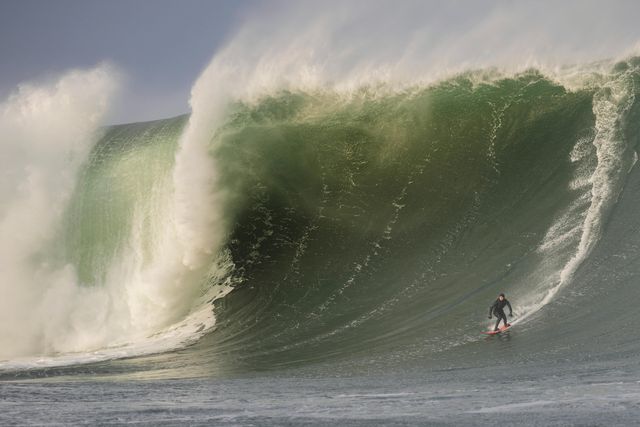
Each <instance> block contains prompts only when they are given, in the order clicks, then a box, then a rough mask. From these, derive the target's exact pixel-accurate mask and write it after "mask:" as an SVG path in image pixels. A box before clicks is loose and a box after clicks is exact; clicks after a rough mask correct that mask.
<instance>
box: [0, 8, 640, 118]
mask: <svg viewBox="0 0 640 427" xmlns="http://www.w3.org/2000/svg"><path fill="white" fill-rule="evenodd" d="M639 18H640V2H637V1H632V0H620V1H593V0H566V1H563V0H557V1H556V0H554V1H551V0H540V1H510V0H496V1H489V0H469V1H462V0H450V1H445V0H442V1H427V0H424V1H423V0H405V1H402V0H398V1H386V2H385V1H377V0H371V1H363V0H353V1H346V0H345V1H332V0H327V1H304V0H301V1H294V0H291V1H289V2H287V1H283V0H273V1H268V0H264V1H263V0H253V1H249V0H215V1H214V0H0V58H1V59H0V99H5V98H6V97H7V95H8V94H9V93H11V91H13V90H15V88H16V86H17V85H18V84H19V83H21V82H25V81H34V80H35V81H38V80H42V79H46V78H48V77H49V76H55V75H58V74H60V73H63V72H64V71H66V70H69V69H72V68H78V67H81V68H86V67H92V66H95V65H96V64H98V63H100V62H102V61H108V62H110V63H113V64H114V65H115V66H117V67H118V68H119V69H120V70H122V71H123V73H124V76H125V85H124V88H123V95H122V97H121V101H120V104H119V105H117V107H116V109H115V111H116V114H115V115H114V116H113V117H112V119H111V120H112V121H114V122H131V121H140V120H151V119H158V118H164V117H169V116H173V115H177V114H182V113H184V112H187V111H188V110H189V107H188V100H189V93H190V89H191V87H192V85H193V84H194V82H195V80H196V79H197V77H198V76H199V74H200V73H201V71H202V70H203V69H204V68H205V67H206V66H207V64H208V63H209V62H210V60H211V58H212V57H213V56H214V55H215V54H216V52H217V51H218V49H220V48H221V47H222V46H223V45H225V44H226V43H227V42H228V41H230V40H233V39H234V37H235V34H236V33H237V32H238V31H239V30H241V29H244V30H245V31H246V29H247V27H249V29H250V30H251V31H252V35H251V37H248V38H247V40H249V41H250V42H249V43H245V45H241V48H240V49H237V51H234V54H236V55H240V56H242V55H245V54H246V55H249V54H251V52H250V50H251V49H252V47H253V46H257V45H258V44H261V45H262V46H263V47H262V49H263V50H265V49H264V46H270V45H276V44H277V43H280V45H282V46H285V45H286V44H287V43H289V41H290V40H295V39H296V36H297V35H298V34H301V33H303V32H304V31H305V30H306V29H307V28H309V27H311V26H312V25H311V24H312V23H313V21H314V20H316V21H319V22H321V23H323V24H322V25H324V28H325V32H326V34H327V38H328V39H331V41H330V42H327V43H328V46H329V48H333V47H335V48H336V50H341V51H345V52H346V54H345V55H346V56H348V58H346V57H343V58H341V59H340V61H348V60H352V61H360V62H366V61H367V60H368V59H369V57H373V56H377V57H380V58H383V59H384V58H390V59H389V60H390V61H393V60H395V59H394V58H395V57H398V56H399V54H398V51H400V50H402V51H404V53H405V55H404V59H403V60H404V61H405V62H407V63H409V64H411V63H412V61H414V62H415V67H418V66H422V65H421V61H422V64H430V66H432V67H437V66H438V65H439V63H438V62H437V61H440V63H441V64H447V65H451V64H454V63H462V64H463V65H464V64H467V63H468V64H471V65H473V64H479V65H481V66H484V65H486V64H491V63H495V64H504V63H505V62H508V61H511V60H512V59H513V58H516V57H518V56H519V57H522V58H526V57H527V55H530V56H532V57H536V58H537V57H541V56H546V57H547V58H552V59H553V60H554V61H556V62H562V61H565V60H568V61H582V60H585V59H589V58H593V59H598V58H604V57H608V56H615V55H619V54H621V52H625V51H628V50H631V51H634V52H635V51H637V50H638V44H637V43H638V41H640V25H639V24H638V19H639ZM322 19H324V21H322ZM272 38H273V41H272ZM252 40H253V41H252ZM331 43H333V45H331ZM255 49H261V48H260V47H255ZM253 53H254V54H255V53H256V52H253ZM345 58H346V59H345ZM407 58H408V59H407ZM424 58H431V59H430V60H429V61H426V60H424ZM558 58H559V59H558ZM329 60H330V61H335V60H336V58H335V55H333V56H332V57H331V58H329Z"/></svg>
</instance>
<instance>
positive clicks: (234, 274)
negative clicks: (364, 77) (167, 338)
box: [0, 59, 640, 425]
mask: <svg viewBox="0 0 640 427" xmlns="http://www.w3.org/2000/svg"><path fill="white" fill-rule="evenodd" d="M637 65H638V64H637V61H636V60H635V59H630V60H628V61H627V62H625V63H620V64H617V65H615V66H613V67H612V68H611V69H610V70H609V71H608V72H607V73H605V74H598V73H595V72H587V71H585V72H584V73H585V76H587V75H588V76H590V77H589V78H588V79H587V78H586V77H585V81H587V82H588V83H584V84H582V85H581V86H580V87H581V88H580V89H575V88H571V89H570V88H569V86H568V85H567V86H565V85H563V84H561V83H559V80H556V79H553V78H551V77H548V76H544V75H542V74H541V73H539V72H537V71H535V70H532V71H529V72H525V73H522V74H519V75H516V76H507V77H504V76H503V77H496V76H493V77H491V78H490V79H486V78H484V77H482V76H483V75H484V74H483V73H469V74H468V75H461V76H457V77H455V78H453V79H450V80H447V81H444V82H441V83H439V84H437V85H434V86H429V87H426V88H423V87H416V88H411V89H410V90H407V91H406V92H401V93H397V92H393V93H391V94H385V95H381V94H380V93H379V92H376V93H375V94H373V93H368V92H367V91H366V90H363V92H362V93H358V94H356V95H351V96H349V97H347V96H343V95H340V94H337V93H334V92H331V91H327V92H326V93H291V92H284V93H274V94H273V95H272V96H270V97H266V98H264V99H262V100H261V101H259V102H257V103H256V104H251V105H249V104H246V103H241V102H238V103H235V104H233V105H231V106H230V107H229V110H228V113H227V119H226V121H225V124H224V126H222V127H220V128H219V129H218V130H217V131H216V133H215V134H214V135H212V141H211V154H212V156H213V157H214V158H215V159H216V165H217V167H218V168H219V170H220V177H221V179H220V181H219V183H218V185H219V186H221V188H224V190H225V199H224V200H225V204H224V206H223V212H224V215H225V218H227V223H228V224H229V226H228V230H226V238H225V239H226V240H225V242H226V243H225V246H224V253H225V256H226V257H228V259H230V260H231V262H232V265H233V268H232V269H231V271H230V272H229V276H227V277H226V278H225V280H228V282H227V283H231V284H232V286H233V290H232V291H231V292H230V293H229V294H228V295H226V296H225V297H223V298H217V299H212V301H211V303H210V307H211V308H210V309H211V310H212V313H214V314H215V319H216V326H215V328H214V329H213V330H211V331H210V332H209V333H207V334H206V335H204V336H203V337H202V338H200V339H199V340H197V342H195V343H192V344H191V345H189V346H187V347H185V348H182V349H179V350H175V351H167V352H160V353H159V354H154V355H148V356H142V357H136V358H124V359H116V360H105V361H101V362H98V363H77V364H75V363H72V364H70V365H69V366H55V363H53V364H49V365H48V366H47V367H46V368H37V366H29V367H27V368H26V369H16V368H15V367H13V368H11V367H7V368H6V369H4V370H3V372H2V374H1V377H2V379H3V380H5V382H4V383H2V385H1V387H0V396H1V398H2V413H3V414H2V420H3V424H11V423H15V424H21V423H27V424H40V423H48V422H51V421H52V420H54V421H55V422H59V423H62V424H76V423H89V424H94V423H104V424H108V423H112V424H121V423H128V422H136V423H137V422H142V423H148V424H162V423H165V424H183V423H191V424H209V423H212V424H222V425H306V424H314V425H315V424H338V425H371V424H385V425H415V424H428V423H434V424H480V423H485V422H496V421H500V422H501V423H504V424H507V425H510V424H520V423H527V424H540V425H567V424H579V425H584V424H588V425H604V424H606V425H629V424H633V423H634V420H636V419H637V417H638V415H640V370H639V369H638V368H639V366H638V365H639V363H640V358H639V357H638V356H637V354H638V344H637V342H638V338H640V337H639V333H638V332H637V328H636V327H635V324H636V323H637V322H636V320H637V318H638V313H637V310H636V309H635V306H636V305H637V304H636V302H637V301H638V300H639V297H640V287H639V286H638V283H639V277H638V273H639V272H640V268H639V267H638V263H637V261H638V257H639V256H640V249H639V248H640V244H639V243H638V242H640V218H639V216H638V215H637V212H638V210H639V208H640V198H639V197H640V196H638V194H640V173H638V172H637V169H636V167H632V166H633V165H634V164H635V159H636V156H635V150H636V147H637V142H638V131H639V130H640V126H639V124H640V121H639V119H640V117H639V115H640V109H639V108H638V105H637V102H636V101H635V96H636V91H637V89H636V87H637V83H638V77H639V76H640V74H638V71H637V70H636V68H635V67H637ZM589 73H591V74H589ZM186 120H187V118H186V117H182V118H176V119H173V120H172V121H165V122H154V123H151V124H147V125H140V124H138V125H124V126H121V127H114V128H112V129H110V130H108V132H107V133H106V135H105V137H104V138H103V140H102V141H101V142H100V143H99V144H98V145H97V147H96V150H95V151H94V154H93V157H92V160H91V162H90V164H89V166H88V169H87V171H86V172H85V174H84V175H83V178H82V179H83V181H82V182H81V183H80V184H79V188H78V190H77V192H78V196H77V197H76V199H74V200H75V202H74V203H72V209H70V212H72V213H70V218H75V219H79V221H80V222H79V224H80V227H73V226H70V227H68V228H67V231H66V232H65V233H66V235H65V237H64V239H62V240H63V241H64V242H63V243H64V245H65V247H66V248H67V250H66V251H65V252H66V254H67V255H66V256H68V258H69V259H70V260H72V261H73V262H74V263H75V264H76V265H77V266H78V271H79V274H81V275H83V277H84V278H85V281H86V282H91V281H95V284H94V285H93V286H99V284H100V282H101V280H102V278H104V277H105V275H107V273H108V271H109V270H108V269H107V268H106V267H105V266H107V265H112V263H113V257H114V253H117V252H118V251H117V250H116V249H114V248H118V247H119V245H121V244H122V242H123V241H125V240H126V238H127V236H128V235H129V229H130V228H131V227H132V226H131V224H132V223H134V222H135V221H134V220H133V219H132V218H133V217H134V214H135V213H136V212H138V211H139V210H136V209H135V207H136V206H139V205H138V204H137V203H138V202H137V200H139V199H141V198H144V197H143V195H141V196H139V197H136V194H138V193H136V192H139V193H140V194H144V193H145V189H146V188H155V187H154V186H155V184H154V183H157V182H159V181H162V179H161V177H163V176H169V175H170V172H171V168H172V155H171V153H173V152H174V151H175V150H176V147H177V144H178V138H179V135H180V132H181V130H182V129H183V127H184V126H185V125H186ZM158 135H162V138H160V137H159V136H158ZM132 153H133V154H132ZM135 158H138V159H148V162H147V163H145V162H142V163H137V162H135V161H131V160H132V159H135ZM123 159H129V161H131V162H130V163H127V162H124V161H123ZM110 164H112V165H117V167H118V168H119V169H118V170H119V172H118V173H114V172H113V168H109V167H107V166H108V165H110ZM145 164H146V165H147V167H143V166H144V165H145ZM150 165H151V166H150ZM105 171H108V173H107V172H105ZM127 171H129V172H127ZM134 171H135V173H134ZM629 171H630V172H629ZM106 180H110V183H111V184H110V185H108V186H106V185H101V184H102V183H104V182H105V181H106ZM127 180H135V182H136V185H133V186H132V185H129V184H126V185H125V184H123V183H126V182H129V181H127ZM114 188H115V189H114ZM160 188H164V187H160ZM89 200H90V203H89V202H88V201H89ZM114 206H115V208H114ZM142 206H146V205H144V204H143V205H142ZM149 212H150V214H149V215H153V214H155V212H156V211H153V210H151V211H149ZM74 221H75V220H74ZM97 224H100V225H97ZM106 260H108V261H109V262H108V263H107V261H106ZM201 280H202V287H203V289H207V287H212V286H216V285H217V283H215V282H214V281H213V279H211V277H209V278H204V279H201ZM499 292H505V293H506V294H507V297H508V298H509V299H510V301H511V303H512V305H513V307H514V312H515V316H514V318H513V320H514V327H513V328H512V329H511V331H510V332H508V333H505V334H502V335H498V336H495V337H488V338H487V337H484V336H482V335H481V334H480V331H481V330H484V329H486V328H487V327H488V326H489V323H488V319H486V316H487V309H488V306H489V305H490V304H491V302H492V301H493V299H495V296H496V295H497V294H498V293H499ZM194 301H195V300H194ZM194 304H195V302H194ZM62 403H64V404H62Z"/></svg>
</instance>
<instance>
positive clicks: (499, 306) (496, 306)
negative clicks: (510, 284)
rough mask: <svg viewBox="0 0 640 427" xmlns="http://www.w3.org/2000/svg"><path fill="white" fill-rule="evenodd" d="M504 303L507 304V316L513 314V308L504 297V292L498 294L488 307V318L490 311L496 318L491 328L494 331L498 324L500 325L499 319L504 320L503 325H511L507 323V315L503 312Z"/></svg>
mask: <svg viewBox="0 0 640 427" xmlns="http://www.w3.org/2000/svg"><path fill="white" fill-rule="evenodd" d="M505 305H507V306H509V317H511V316H513V309H512V308H511V304H510V303H509V301H507V299H506V298H505V297H504V294H500V295H499V296H498V299H497V300H496V301H495V302H494V303H493V304H491V307H489V319H491V314H492V313H493V315H494V316H496V317H497V318H498V321H497V322H496V327H495V328H494V329H493V330H494V331H497V330H498V326H499V325H500V321H501V320H503V321H504V326H511V325H510V324H509V323H507V315H506V314H504V306H505Z"/></svg>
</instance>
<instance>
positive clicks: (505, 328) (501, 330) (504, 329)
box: [482, 324, 511, 335]
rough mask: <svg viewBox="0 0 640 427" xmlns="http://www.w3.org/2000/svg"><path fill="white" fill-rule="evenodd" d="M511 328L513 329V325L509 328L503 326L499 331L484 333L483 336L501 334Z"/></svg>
mask: <svg viewBox="0 0 640 427" xmlns="http://www.w3.org/2000/svg"><path fill="white" fill-rule="evenodd" d="M509 328H511V324H509V325H508V326H504V325H503V326H501V327H500V328H499V329H498V330H497V331H482V333H483V334H485V335H496V334H499V333H501V332H504V331H506V330H508V329H509Z"/></svg>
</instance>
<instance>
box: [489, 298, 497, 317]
mask: <svg viewBox="0 0 640 427" xmlns="http://www.w3.org/2000/svg"><path fill="white" fill-rule="evenodd" d="M495 306H496V303H495V302H494V303H493V304H491V306H490V307H489V319H491V313H493V308H494V307H495Z"/></svg>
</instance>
